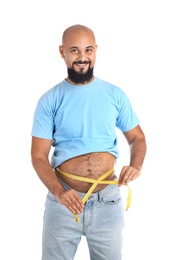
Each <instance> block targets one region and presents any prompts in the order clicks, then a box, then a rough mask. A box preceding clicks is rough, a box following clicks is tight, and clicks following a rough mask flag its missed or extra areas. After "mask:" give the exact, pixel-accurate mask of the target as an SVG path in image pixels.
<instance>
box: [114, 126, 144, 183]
mask: <svg viewBox="0 0 169 260" xmlns="http://www.w3.org/2000/svg"><path fill="white" fill-rule="evenodd" d="M124 136H125V138H126V139H127V142H128V144H129V146H130V164H129V166H124V167H123V168H122V170H121V173H120V177H119V185H121V184H126V183H129V182H130V181H131V180H135V179H136V178H137V177H139V176H140V172H141V168H142V165H143V162H144V158H145V155H146V140H145V135H144V133H143V131H142V129H141V127H140V126H139V125H138V126H137V127H135V128H134V129H132V130H130V131H128V132H125V133H124Z"/></svg>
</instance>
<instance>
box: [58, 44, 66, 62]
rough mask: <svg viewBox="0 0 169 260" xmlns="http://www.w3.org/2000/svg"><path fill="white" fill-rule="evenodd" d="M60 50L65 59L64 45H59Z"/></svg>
mask: <svg viewBox="0 0 169 260" xmlns="http://www.w3.org/2000/svg"><path fill="white" fill-rule="evenodd" d="M59 52H60V55H61V57H62V58H63V59H64V58H65V55H64V53H63V46H62V45H60V46H59Z"/></svg>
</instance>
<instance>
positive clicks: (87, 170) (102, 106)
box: [31, 25, 146, 260]
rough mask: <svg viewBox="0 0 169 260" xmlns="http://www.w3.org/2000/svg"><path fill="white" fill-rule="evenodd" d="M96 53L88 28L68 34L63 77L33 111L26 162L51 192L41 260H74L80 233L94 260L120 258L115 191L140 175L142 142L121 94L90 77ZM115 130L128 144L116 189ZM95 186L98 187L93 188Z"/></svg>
mask: <svg viewBox="0 0 169 260" xmlns="http://www.w3.org/2000/svg"><path fill="white" fill-rule="evenodd" d="M96 50H97V45H96V41H95V36H94V33H93V32H92V30H91V29H89V28H87V27H86V26H83V25H73V26H71V27H69V28H67V29H66V30H65V31H64V33H63V37H62V45H61V46H60V47H59V51H60V54H61V57H62V58H63V59H64V61H65V64H66V66H67V73H68V76H67V78H66V79H65V80H63V81H62V82H61V83H59V84H58V85H56V86H55V87H53V88H52V89H50V90H49V91H47V92H46V93H45V94H43V95H42V97H41V98H40V100H39V102H38V104H37V107H36V110H35V114H34V122H33V129H32V148H31V155H32V164H33V167H34V169H35V171H36V172H37V174H38V176H39V178H40V179H41V181H42V182H43V183H44V185H45V186H46V187H47V189H48V190H49V192H48V195H47V199H46V204H45V214H44V227H43V246H42V259H43V260H54V259H55V260H56V259H57V260H59V259H60V260H71V259H73V258H74V255H75V253H76V250H77V247H78V244H79V242H80V239H81V236H82V235H85V236H86V239H87V242H88V247H89V252H90V257H91V259H92V260H102V259H104V260H105V259H106V260H109V259H110V260H120V259H122V230H123V205H122V200H121V197H120V191H119V186H120V185H123V184H124V185H126V184H128V183H129V182H130V181H133V180H135V179H136V178H137V177H138V176H139V175H140V171H141V168H142V165H143V161H144V157H145V154H146V141H145V136H144V133H143V131H142V129H141V127H140V125H139V120H138V118H137V116H136V114H135V113H134V111H133V109H132V107H131V104H130V101H129V99H128V98H127V96H126V95H125V93H124V92H123V91H122V90H121V89H120V88H118V87H116V86H114V85H112V84H110V83H108V82H106V81H103V80H101V79H99V78H97V77H95V76H94V74H93V69H94V64H95V59H96ZM116 127H118V128H119V129H120V130H121V131H122V132H123V134H124V136H125V137H126V140H127V142H128V144H129V146H130V162H129V165H127V166H124V167H123V168H122V170H121V172H120V174H119V180H118V185H117V177H116V176H115V171H114V166H115V162H116V158H118V157H119V152H118V148H117V136H116ZM51 146H53V147H54V152H53V155H52V159H51V162H50V161H49V153H50V149H51ZM95 180H100V182H98V183H94V184H93V182H95ZM104 181H105V182H104ZM90 182H91V183H90ZM109 183H114V184H109ZM86 194H87V197H85V196H86ZM84 197H85V199H84ZM73 214H74V216H75V217H76V220H77V222H78V223H77V222H76V221H75V219H74V217H73ZM78 217H79V218H78Z"/></svg>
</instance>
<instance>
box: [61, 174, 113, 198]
mask: <svg viewBox="0 0 169 260" xmlns="http://www.w3.org/2000/svg"><path fill="white" fill-rule="evenodd" d="M58 179H59V181H60V182H61V184H62V185H63V187H64V188H65V189H66V190H70V189H71V187H69V186H68V185H67V184H66V183H65V182H63V181H62V180H61V179H60V178H58ZM115 180H117V178H115ZM116 186H117V185H116V184H109V185H107V186H106V187H105V188H104V189H102V190H101V191H98V192H94V193H91V195H90V196H89V198H88V200H94V201H101V200H102V198H104V197H105V196H106V195H107V194H109V193H111V192H112V191H113V190H114V189H116V188H117V187H116ZM77 193H78V194H79V196H80V197H81V198H84V196H85V194H86V193H84V192H80V191H77Z"/></svg>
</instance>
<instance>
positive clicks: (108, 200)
mask: <svg viewBox="0 0 169 260" xmlns="http://www.w3.org/2000/svg"><path fill="white" fill-rule="evenodd" d="M120 201H121V196H120V192H119V191H117V192H114V191H113V192H111V193H109V194H107V195H106V196H104V197H103V202H104V203H105V204H107V205H115V204H117V203H119V202H120Z"/></svg>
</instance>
